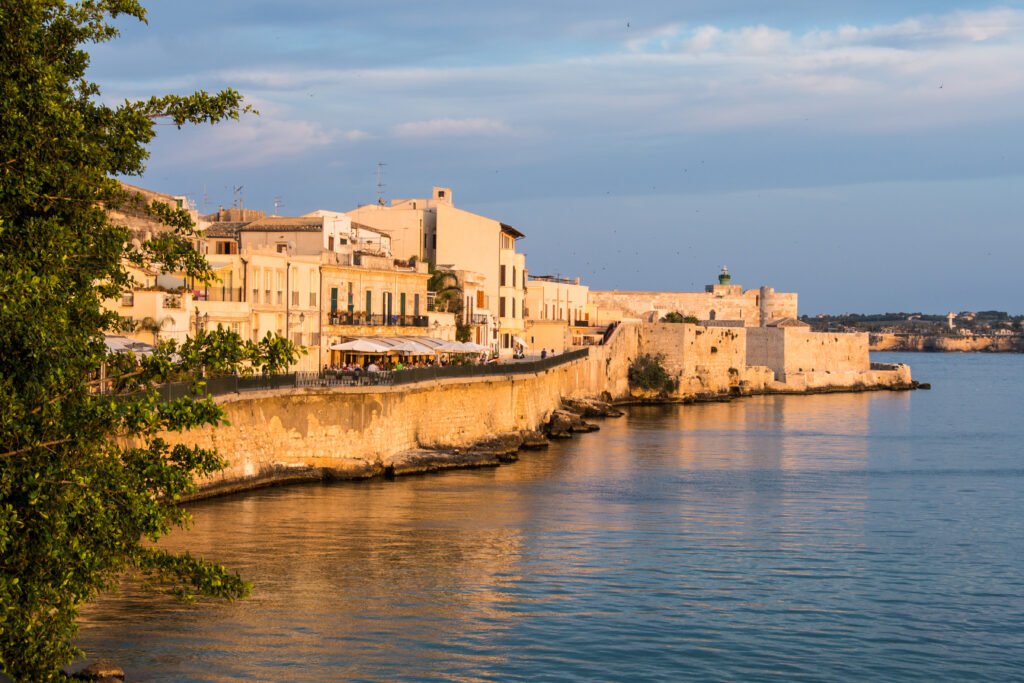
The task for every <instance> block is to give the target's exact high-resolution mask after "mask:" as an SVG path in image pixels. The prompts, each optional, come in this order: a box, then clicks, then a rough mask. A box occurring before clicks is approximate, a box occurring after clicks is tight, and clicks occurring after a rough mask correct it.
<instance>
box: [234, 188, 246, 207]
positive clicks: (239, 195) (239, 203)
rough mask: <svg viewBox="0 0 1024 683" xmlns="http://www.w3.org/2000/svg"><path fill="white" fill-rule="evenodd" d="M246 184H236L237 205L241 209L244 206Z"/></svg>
mask: <svg viewBox="0 0 1024 683" xmlns="http://www.w3.org/2000/svg"><path fill="white" fill-rule="evenodd" d="M243 187H245V186H244V185H236V186H235V206H236V207H237V208H239V209H241V208H242V188H243Z"/></svg>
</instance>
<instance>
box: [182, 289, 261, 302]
mask: <svg viewBox="0 0 1024 683" xmlns="http://www.w3.org/2000/svg"><path fill="white" fill-rule="evenodd" d="M257 291H258V290H255V289H254V290H253V294H255V293H256V292H257ZM192 298H193V299H194V300H195V301H245V295H244V292H243V291H242V288H241V287H204V288H203V289H194V290H192Z"/></svg>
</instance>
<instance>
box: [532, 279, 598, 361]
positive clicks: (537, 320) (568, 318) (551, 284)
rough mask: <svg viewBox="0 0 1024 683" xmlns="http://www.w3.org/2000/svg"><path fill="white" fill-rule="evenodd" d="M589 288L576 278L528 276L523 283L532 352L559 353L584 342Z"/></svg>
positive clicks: (588, 320)
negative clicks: (524, 283)
mask: <svg viewBox="0 0 1024 683" xmlns="http://www.w3.org/2000/svg"><path fill="white" fill-rule="evenodd" d="M589 289H590V288H589V287H587V286H586V285H581V284H580V279H579V278H575V279H571V280H570V279H568V278H562V277H555V276H552V275H538V276H533V277H530V279H529V280H528V282H527V283H526V300H525V303H526V336H527V341H528V342H529V343H530V345H531V348H533V349H534V351H535V352H539V351H540V349H547V350H548V351H549V352H550V351H552V350H554V351H557V352H561V351H566V350H568V349H570V348H572V347H578V346H583V345H584V343H585V342H584V337H585V336H586V333H587V332H588V331H589V327H590V325H591V320H590V317H591V313H590V307H589V306H588V303H587V294H588V292H589Z"/></svg>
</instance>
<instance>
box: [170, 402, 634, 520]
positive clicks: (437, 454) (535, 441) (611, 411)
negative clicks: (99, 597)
mask: <svg viewBox="0 0 1024 683" xmlns="http://www.w3.org/2000/svg"><path fill="white" fill-rule="evenodd" d="M624 414H625V413H623V412H622V411H621V410H619V409H618V408H616V407H615V406H614V405H612V404H611V403H607V402H605V401H598V400H595V399H563V400H562V407H561V408H560V409H558V410H554V411H552V413H551V415H550V416H549V417H548V419H547V421H545V423H544V424H542V425H541V426H540V428H539V429H538V430H518V431H508V432H499V433H497V434H492V435H490V436H488V437H486V438H484V439H481V440H479V441H477V442H475V443H474V444H472V445H471V446H469V447H465V448H437V449H427V448H419V449H415V450H409V451H404V452H402V453H397V454H395V455H393V456H390V457H389V458H387V459H378V460H375V461H372V462H368V461H357V462H352V463H346V464H345V465H344V466H342V467H307V466H291V467H278V468H275V469H273V470H270V471H268V472H264V473H263V475H262V476H260V477H258V478H253V479H249V480H245V481H238V482H232V483H230V484H225V485H212V486H206V487H204V488H202V489H201V490H199V491H197V492H196V493H194V494H192V495H191V496H188V497H185V498H183V501H182V502H194V501H198V500H206V499H208V498H216V497H220V496H226V495H231V494H234V493H241V492H243V491H249V490H254V489H258V488H266V487H270V486H284V485H288V484H298V483H310V482H325V481H361V480H366V479H378V478H380V479H394V478H395V477H399V476H409V475H414V474H430V473H433V472H441V471H444V470H452V469H473V468H479V467H498V466H499V465H503V464H507V463H511V462H516V461H517V460H518V459H519V452H520V451H529V450H540V449H544V448H547V447H548V444H549V442H550V441H551V440H556V439H559V440H560V439H569V438H572V436H573V435H574V434H586V433H589V432H596V431H598V429H600V427H598V425H595V424H593V423H590V422H586V421H585V420H584V418H594V417H621V416H622V415H624Z"/></svg>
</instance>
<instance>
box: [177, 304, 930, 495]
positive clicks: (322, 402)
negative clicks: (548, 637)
mask: <svg viewBox="0 0 1024 683" xmlns="http://www.w3.org/2000/svg"><path fill="white" fill-rule="evenodd" d="M776 331H777V332H778V330H776ZM750 332H751V330H746V329H743V328H703V327H701V326H698V325H688V324H653V325H621V326H620V327H618V328H617V329H616V330H615V332H614V333H613V334H612V336H611V338H610V339H609V342H608V344H606V345H604V346H599V347H592V348H591V352H590V355H589V356H588V357H587V358H583V359H579V360H575V361H572V362H570V363H567V364H565V365H562V366H559V367H556V368H552V369H550V370H547V371H544V372H540V373H536V374H532V375H507V376H499V377H489V378H466V379H460V380H445V381H443V382H440V381H432V382H423V383H420V384H417V385H406V386H398V387H387V386H384V387H331V388H310V389H298V390H294V389H293V390H282V391H267V392H251V393H245V394H234V395H228V396H222V397H219V398H218V399H217V400H218V402H219V403H221V404H222V405H223V406H224V409H225V413H226V414H225V417H226V419H227V420H228V422H229V424H226V425H223V426H220V427H217V428H215V429H214V428H204V429H199V430H192V431H189V432H187V433H185V434H179V433H167V434H164V435H162V436H163V437H164V438H165V439H166V440H167V441H168V442H170V443H188V444H194V445H199V446H203V447H208V448H209V447H212V448H216V449H217V450H218V451H219V452H220V453H221V454H222V455H223V456H224V457H225V458H226V459H227V461H228V465H227V467H226V469H224V470H223V471H221V472H219V473H217V474H216V475H214V476H212V477H210V478H209V479H207V480H204V481H203V482H201V484H200V487H201V495H203V494H205V495H210V494H213V493H217V492H223V491H231V490H238V489H244V488H251V487H253V486H260V485H266V484H268V483H273V482H282V481H293V480H308V479H317V478H320V476H321V472H322V471H327V472H330V473H332V474H333V475H334V476H337V477H340V478H360V477H368V476H374V475H380V474H382V473H384V471H385V468H387V467H389V466H395V467H396V469H397V468H400V467H402V466H403V465H402V463H408V457H409V456H408V453H409V452H411V451H416V450H417V449H430V448H449V449H450V448H453V447H469V446H471V445H473V444H474V443H475V442H478V441H480V440H482V439H485V438H487V437H489V436H491V435H493V434H496V433H500V432H506V431H512V430H524V429H536V428H538V427H539V426H540V425H541V424H542V423H543V422H544V421H545V420H546V418H547V417H548V416H549V414H550V413H551V411H553V410H555V409H556V408H559V407H560V404H561V399H562V397H582V396H603V397H604V398H606V399H624V398H630V397H631V393H630V389H629V386H628V369H629V365H630V363H631V362H632V360H633V359H634V358H636V357H637V355H638V354H640V353H664V354H665V363H666V366H667V367H668V369H669V371H670V372H671V373H672V374H673V376H675V377H676V378H677V379H679V380H680V386H679V391H678V393H677V395H676V397H677V398H684V397H687V396H709V395H719V394H721V395H728V394H730V393H734V392H736V391H740V392H742V393H760V392H764V391H787V392H789V391H800V390H804V389H809V390H827V389H829V388H837V387H851V388H863V387H865V386H873V387H876V388H878V387H886V386H892V385H893V384H894V383H897V382H900V383H903V384H907V383H909V381H910V373H909V369H908V368H906V366H900V368H901V369H900V370H893V371H886V370H880V371H871V372H854V371H852V370H839V369H838V368H840V367H841V366H842V364H843V363H850V362H851V360H850V359H849V358H848V359H845V360H842V361H841V362H840V361H837V362H834V363H831V364H830V367H833V368H835V370H832V371H828V370H822V371H820V372H803V373H799V374H796V375H791V376H790V379H791V380H792V381H787V382H778V381H776V380H775V378H774V375H773V373H772V371H771V370H770V369H768V368H767V367H747V366H746V364H745V358H746V353H747V348H748V338H747V334H748V333H750ZM786 332H789V330H787V331H785V332H783V334H786ZM789 336H792V335H789ZM819 336H820V335H808V334H807V333H804V335H803V337H804V338H805V339H816V338H817V337H819ZM862 336H863V335H862ZM794 339H796V337H794ZM819 341H820V340H819ZM801 342H803V343H804V344H805V346H806V347H807V348H804V349H803V351H802V352H803V353H804V354H805V356H806V357H807V358H812V357H813V359H814V360H815V362H818V356H816V355H815V354H820V357H821V358H825V356H827V354H828V353H829V351H823V350H820V349H816V348H815V349H811V348H810V346H812V344H810V342H807V341H803V340H801V339H797V342H795V343H796V344H797V348H801V347H800V346H799V343H801ZM858 343H862V345H863V346H864V347H865V348H866V343H867V342H866V337H865V338H864V339H863V340H862V342H852V343H848V344H847V345H846V346H844V345H843V344H840V343H835V342H833V343H832V344H831V345H825V347H824V348H826V349H831V351H833V352H834V351H837V350H839V351H844V352H847V353H848V355H849V356H850V358H854V357H857V354H856V352H857V350H858V348H859V347H858V346H857V344H858ZM819 346H821V344H819ZM424 457H425V458H426V461H427V462H434V461H437V462H444V461H445V458H446V457H448V456H443V455H441V456H437V455H427V456H424ZM403 458H405V460H403Z"/></svg>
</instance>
